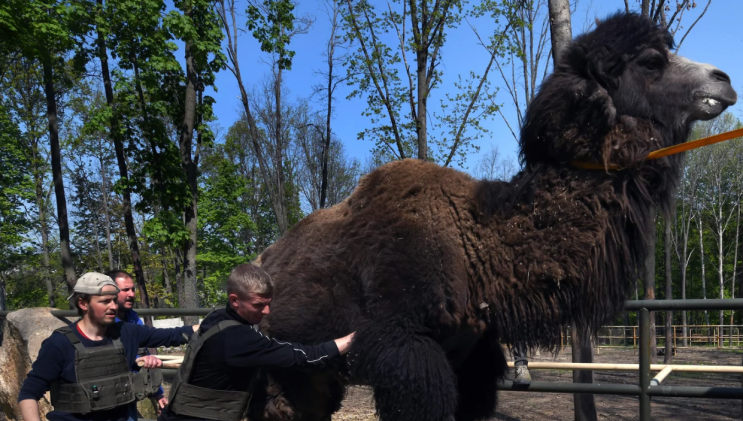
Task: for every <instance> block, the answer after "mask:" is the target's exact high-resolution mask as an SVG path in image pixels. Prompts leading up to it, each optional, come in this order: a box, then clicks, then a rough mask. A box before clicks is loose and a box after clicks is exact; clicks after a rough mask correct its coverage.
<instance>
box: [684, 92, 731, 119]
mask: <svg viewBox="0 0 743 421" xmlns="http://www.w3.org/2000/svg"><path fill="white" fill-rule="evenodd" d="M737 101H738V95H737V94H736V93H735V91H734V90H733V89H732V87H730V88H729V89H723V90H721V92H719V93H717V94H710V93H708V92H698V93H697V94H695V95H694V102H693V103H692V108H693V112H692V117H693V118H694V119H695V120H710V119H713V118H715V117H717V116H718V115H720V114H722V112H723V111H725V110H726V109H727V108H728V107H729V106H731V105H733V104H735V103H736V102H737Z"/></svg>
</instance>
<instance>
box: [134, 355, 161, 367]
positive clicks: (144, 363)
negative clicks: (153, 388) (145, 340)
mask: <svg viewBox="0 0 743 421" xmlns="http://www.w3.org/2000/svg"><path fill="white" fill-rule="evenodd" d="M137 365H138V366H140V367H142V368H160V367H162V366H163V360H161V359H160V358H157V357H156V356H154V355H145V356H143V357H139V358H137Z"/></svg>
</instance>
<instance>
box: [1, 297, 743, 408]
mask: <svg viewBox="0 0 743 421" xmlns="http://www.w3.org/2000/svg"><path fill="white" fill-rule="evenodd" d="M739 309H743V299H740V298H736V299H724V300H721V299H714V300H701V299H694V300H636V301H627V302H625V311H637V312H638V315H639V320H640V323H639V324H640V326H639V330H640V334H639V357H640V364H639V379H638V382H639V383H638V384H637V385H628V384H593V383H555V382H531V384H530V385H528V386H522V385H515V384H514V383H513V382H512V381H504V382H503V383H501V384H500V385H499V387H498V388H499V389H500V390H507V391H519V392H547V393H592V394H608V395H630V396H638V397H639V402H640V420H641V421H650V397H651V396H667V397H689V398H716V399H743V388H738V387H695V386H651V385H650V360H651V358H650V357H651V355H650V311H681V310H687V311H689V310H739ZM212 310H213V309H209V308H164V309H139V310H137V313H138V314H139V315H140V316H204V315H206V314H208V313H209V312H210V311H212ZM8 313H9V312H7V311H2V312H0V318H4V317H5V316H6V315H7V314H8ZM51 314H52V315H54V316H56V317H75V316H77V312H76V311H74V310H52V311H51ZM163 371H164V373H163V374H165V375H173V374H175V370H173V369H170V370H168V369H166V370H163Z"/></svg>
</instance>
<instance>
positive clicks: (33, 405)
mask: <svg viewBox="0 0 743 421" xmlns="http://www.w3.org/2000/svg"><path fill="white" fill-rule="evenodd" d="M18 406H20V407H21V415H22V416H23V421H41V415H39V402H37V401H36V400H34V399H24V400H22V401H20V402H18Z"/></svg>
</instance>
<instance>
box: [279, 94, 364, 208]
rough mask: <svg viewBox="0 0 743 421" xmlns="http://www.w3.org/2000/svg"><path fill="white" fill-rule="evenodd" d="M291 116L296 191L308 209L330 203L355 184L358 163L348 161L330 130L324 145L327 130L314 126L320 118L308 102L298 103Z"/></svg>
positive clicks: (349, 190) (340, 199)
mask: <svg viewBox="0 0 743 421" xmlns="http://www.w3.org/2000/svg"><path fill="white" fill-rule="evenodd" d="M294 115H295V122H294V123H293V124H294V125H295V127H296V129H295V130H296V132H295V133H296V135H295V136H294V137H295V139H294V141H295V143H296V145H295V148H297V152H296V154H297V156H298V161H299V165H298V174H297V175H298V177H297V179H298V185H299V190H300V192H301V193H302V195H303V196H304V199H305V200H306V201H307V203H308V204H309V206H310V209H309V210H310V211H315V210H317V209H321V208H323V207H328V206H333V205H335V204H336V203H339V202H341V201H342V200H343V199H345V198H346V197H348V196H349V195H350V194H351V192H352V191H353V189H354V188H355V187H356V183H357V181H358V177H359V175H360V169H361V165H360V164H359V162H358V161H357V160H355V159H354V160H351V161H349V160H348V158H347V157H346V156H345V152H344V150H343V143H342V142H341V141H340V139H338V138H336V137H335V135H332V133H331V136H332V140H331V141H330V144H329V145H328V144H327V137H326V135H325V133H327V132H323V131H321V130H319V129H318V127H321V126H322V123H323V122H322V121H321V120H322V117H321V116H319V115H315V114H314V113H313V112H312V110H311V109H310V108H309V105H308V104H306V103H305V104H300V105H299V106H298V107H297V109H296V111H295V113H294ZM326 127H327V126H326ZM323 195H324V196H325V202H323Z"/></svg>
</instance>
